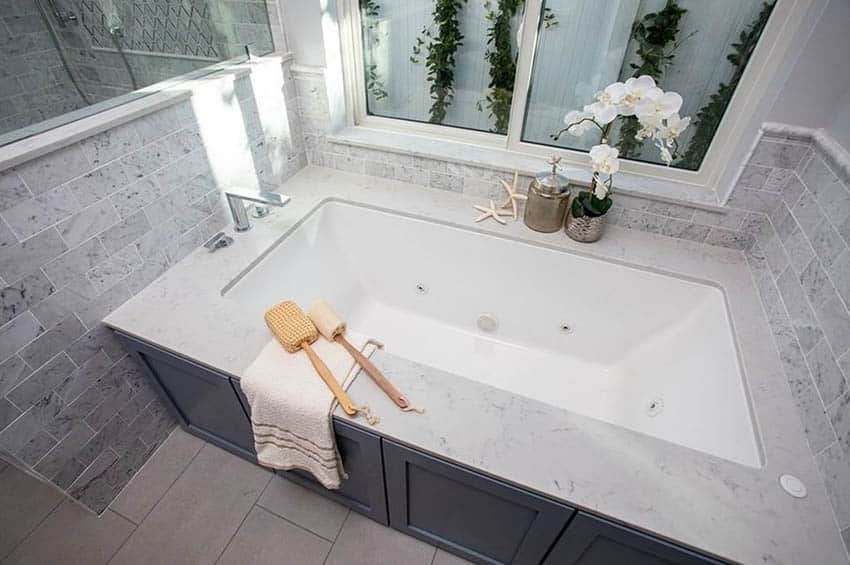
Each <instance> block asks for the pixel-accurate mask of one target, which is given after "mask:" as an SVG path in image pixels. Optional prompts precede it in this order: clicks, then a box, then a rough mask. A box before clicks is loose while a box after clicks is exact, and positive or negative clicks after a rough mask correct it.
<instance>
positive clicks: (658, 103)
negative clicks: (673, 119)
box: [635, 87, 682, 121]
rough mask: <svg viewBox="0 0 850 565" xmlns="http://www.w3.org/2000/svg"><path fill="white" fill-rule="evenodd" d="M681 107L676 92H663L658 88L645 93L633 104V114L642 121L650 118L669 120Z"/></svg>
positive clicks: (680, 98)
mask: <svg viewBox="0 0 850 565" xmlns="http://www.w3.org/2000/svg"><path fill="white" fill-rule="evenodd" d="M681 107H682V97H681V96H680V95H679V94H678V93H676V92H664V91H663V90H661V89H660V88H658V87H655V88H651V89H649V90H647V91H646V93H645V94H644V96H643V97H642V98H641V99H640V101H638V103H637V104H635V114H636V115H637V117H638V119H639V120H641V121H644V120H646V119H648V118H650V117H656V118H660V119H662V120H664V119H667V118H669V117H670V116H672V115H673V114H676V113H677V112H678V111H679V108H681Z"/></svg>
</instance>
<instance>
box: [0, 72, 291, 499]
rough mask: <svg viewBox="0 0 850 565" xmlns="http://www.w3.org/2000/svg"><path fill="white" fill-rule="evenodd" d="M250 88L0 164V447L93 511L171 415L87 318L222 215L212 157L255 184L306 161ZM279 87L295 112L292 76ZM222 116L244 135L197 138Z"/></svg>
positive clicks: (137, 463) (243, 82)
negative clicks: (214, 103)
mask: <svg viewBox="0 0 850 565" xmlns="http://www.w3.org/2000/svg"><path fill="white" fill-rule="evenodd" d="M286 76H288V75H286ZM290 82H291V81H290ZM251 88H252V87H251V82H250V78H249V77H247V76H242V77H241V78H238V79H236V80H235V82H234V83H233V88H232V92H229V93H227V92H226V93H225V95H224V96H218V95H217V93H216V95H214V96H213V97H212V98H214V99H219V100H220V99H224V100H225V101H226V104H225V105H224V106H223V107H221V108H208V109H207V110H203V109H198V108H199V106H196V105H194V104H193V101H184V102H181V103H179V104H177V105H174V106H170V107H168V108H166V109H163V110H160V111H157V112H155V113H152V114H148V115H146V116H144V117H142V118H140V119H137V120H135V121H132V122H130V123H127V124H124V125H121V126H117V127H115V128H113V129H111V130H108V131H106V132H104V133H101V134H98V135H95V136H93V137H89V138H87V139H84V140H82V141H80V142H78V143H74V144H72V145H70V146H67V147H65V148H63V149H60V150H58V151H55V152H53V153H51V154H48V155H46V156H44V157H41V158H38V159H35V160H33V161H30V162H27V163H25V164H23V165H20V166H17V167H15V168H14V169H11V170H5V171H0V289H2V290H0V453H5V454H6V456H7V457H10V458H13V459H14V460H15V461H16V463H17V464H19V465H22V466H25V467H27V468H28V469H29V470H30V471H33V472H35V473H37V474H38V475H39V476H41V477H43V478H44V479H46V480H48V481H50V482H51V483H53V484H54V485H55V486H57V487H58V488H60V489H62V490H64V491H66V492H67V493H68V494H69V495H70V496H72V497H73V498H75V499H77V500H79V501H80V502H82V503H83V504H85V505H86V506H88V507H89V508H91V509H93V510H95V511H98V512H100V511H102V510H103V509H104V508H105V507H106V505H108V504H109V502H110V501H111V500H112V499H113V498H114V497H115V496H116V495H117V494H118V492H119V491H120V490H121V489H122V488H123V486H124V485H125V484H126V483H127V482H128V481H129V480H130V479H131V478H132V477H133V475H134V474H135V472H136V471H137V470H138V469H139V468H140V467H141V466H142V465H143V464H144V462H145V461H146V460H147V458H148V457H149V456H150V455H151V453H152V452H153V451H154V450H155V449H156V448H157V446H158V445H159V444H160V443H161V442H162V441H163V439H164V438H165V437H166V436H167V435H168V433H169V432H170V431H171V430H172V429H173V427H174V425H175V420H174V418H173V417H172V416H171V414H170V413H169V412H168V410H167V409H166V407H165V406H164V405H163V404H162V403H161V402H160V400H159V399H157V397H156V395H155V394H154V391H153V390H152V389H151V387H150V385H149V384H148V383H147V380H146V377H145V375H143V374H142V372H141V370H140V368H139V367H138V366H136V365H135V363H134V361H133V360H132V359H131V358H130V357H128V356H127V355H126V354H125V352H124V350H123V349H122V347H121V346H120V345H119V344H118V343H117V342H116V340H115V339H114V337H113V336H112V334H111V331H110V330H108V329H107V328H105V327H104V326H103V324H102V323H101V320H102V319H103V317H104V316H106V315H107V314H108V313H109V312H111V311H112V310H114V309H115V308H117V307H118V306H119V305H121V304H122V303H123V302H125V301H126V300H128V299H129V298H130V297H131V296H133V295H135V294H137V293H138V292H140V291H141V290H142V289H143V288H145V287H146V286H147V285H148V284H149V283H151V282H152V281H153V280H154V279H155V278H157V277H158V276H159V275H160V274H162V273H163V272H164V271H165V270H167V269H168V268H169V267H170V266H172V265H173V264H175V263H176V262H177V261H179V260H180V259H181V258H183V257H184V256H185V255H186V254H187V253H189V252H190V251H192V250H193V249H195V248H196V247H198V246H199V245H200V244H202V243H203V242H204V241H206V240H207V239H208V238H209V237H210V236H212V235H213V234H214V233H215V232H217V231H218V230H220V229H221V228H223V227H224V226H225V225H226V224H227V223H228V222H229V217H228V214H227V213H226V212H225V208H224V206H223V204H222V202H221V186H220V179H221V173H222V170H223V165H222V163H221V162H220V160H219V159H220V157H221V156H223V155H224V156H226V157H227V158H226V159H225V161H226V162H227V163H226V164H228V165H230V164H234V163H237V162H242V163H243V164H244V166H242V167H241V168H239V169H238V170H239V171H240V172H241V171H245V170H246V169H247V168H250V169H251V174H252V175H253V176H254V177H256V178H255V179H248V178H244V181H245V182H249V181H251V182H253V183H254V184H257V185H261V186H262V185H264V184H268V185H277V184H278V183H280V182H282V181H283V180H284V179H285V178H287V177H288V176H290V175H291V174H293V173H294V172H295V171H296V170H298V169H299V168H301V167H303V166H304V164H305V163H306V158H305V155H304V151H303V146H302V144H301V135H300V131H299V130H298V124H297V115H296V114H295V113H294V112H293V113H292V116H291V117H290V116H282V117H281V116H272V117H271V118H270V117H269V116H267V115H266V116H262V117H261V115H260V114H261V111H260V109H259V108H258V103H257V101H256V100H255V98H254V95H253V92H252V89H251ZM284 97H285V100H286V103H287V104H288V105H289V106H288V107H289V108H292V107H294V106H295V104H296V101H295V91H294V87H293V86H292V85H291V84H285V86H284ZM200 108H203V106H200ZM205 111H206V112H208V113H206V114H205V113H204V112H205ZM228 112H229V113H230V114H233V115H238V116H240V119H241V121H242V122H241V124H239V126H240V129H242V130H243V131H242V132H222V133H221V134H220V135H216V136H214V138H210V137H209V136H207V137H205V135H204V132H205V131H210V130H208V129H205V123H206V124H209V123H210V121H212V122H215V123H216V124H218V123H220V122H223V121H225V118H224V117H223V116H225V115H226V114H228ZM281 119H283V120H287V121H288V123H287V125H286V127H282V126H279V125H278V124H277V123H275V124H273V125H274V126H276V127H272V128H266V126H267V125H268V123H269V120H272V121H275V120H276V121H277V122H279V121H280V120H281ZM290 119H291V123H289V121H290ZM264 128H266V129H264ZM269 129H271V130H273V131H283V130H291V131H293V133H294V137H293V138H292V139H294V140H295V141H294V142H293V141H292V140H291V139H282V138H279V137H277V136H275V135H269V134H268V133H267V131H268V130H269ZM212 131H215V130H212ZM216 156H218V158H217V157H216Z"/></svg>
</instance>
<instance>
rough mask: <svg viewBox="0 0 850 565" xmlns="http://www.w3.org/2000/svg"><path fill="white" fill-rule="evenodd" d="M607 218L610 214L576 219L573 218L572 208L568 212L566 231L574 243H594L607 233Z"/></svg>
mask: <svg viewBox="0 0 850 565" xmlns="http://www.w3.org/2000/svg"><path fill="white" fill-rule="evenodd" d="M607 216H608V214H602V215H601V216H595V217H590V216H582V217H581V218H576V217H574V216H573V208H572V206H570V209H569V211H568V212H567V220H566V223H565V227H564V231H565V232H567V235H568V236H569V237H570V239H572V240H574V241H579V242H581V243H593V242H594V241H598V240H599V238H600V237H602V234H603V232H604V231H605V218H606V217H607Z"/></svg>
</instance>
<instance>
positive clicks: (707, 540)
mask: <svg viewBox="0 0 850 565" xmlns="http://www.w3.org/2000/svg"><path fill="white" fill-rule="evenodd" d="M280 192H281V193H284V194H287V195H289V196H291V197H292V201H291V202H290V204H288V205H287V206H286V207H284V208H282V209H276V210H275V211H274V214H273V215H272V216H270V217H267V218H264V219H263V220H254V225H255V227H254V229H252V230H251V231H249V232H247V233H243V234H237V235H236V236H235V245H233V246H231V247H229V248H226V249H224V250H222V251H219V252H216V253H208V252H206V251H205V250H203V249H201V250H198V251H196V252H194V253H192V254H190V255H189V256H188V257H186V258H185V259H184V260H183V261H181V262H180V263H179V264H178V265H176V266H175V267H173V268H172V269H171V270H169V271H168V272H166V273H165V274H164V275H163V276H162V277H161V278H160V279H159V280H157V281H156V282H155V283H153V284H151V285H150V286H149V287H148V288H147V289H145V290H144V291H142V292H141V293H139V294H138V295H137V296H136V297H134V298H133V299H131V300H130V301H128V302H127V303H125V304H124V305H123V306H122V307H120V308H119V309H118V310H116V311H115V312H113V313H112V314H111V315H109V316H108V317H107V318H106V320H105V322H106V323H107V324H108V325H110V326H112V327H114V328H117V329H120V330H122V331H124V332H126V333H128V334H131V335H134V336H137V337H139V338H141V339H144V340H147V341H150V342H153V343H156V344H158V345H160V346H161V347H163V348H165V349H168V350H171V351H173V352H175V353H177V354H179V355H182V356H184V357H187V358H190V359H193V360H195V361H197V362H199V363H201V364H203V365H206V366H209V367H211V368H214V369H216V370H219V371H222V372H224V373H228V374H230V375H233V376H235V377H238V376H239V375H240V374H241V373H242V371H243V370H244V369H245V368H246V367H247V366H248V365H249V364H250V363H251V361H253V359H254V357H255V356H256V355H257V353H258V352H259V351H260V349H261V348H262V347H263V346H264V345H265V344H266V342H267V341H268V340H269V334H268V330H267V329H266V327H265V324H264V322H263V321H262V320H261V319H260V320H256V319H246V318H248V317H247V316H246V314H245V313H244V311H243V309H242V308H241V307H240V304H239V303H238V302H236V301H234V300H231V299H229V298H227V296H222V293H221V291H222V289H223V288H225V287H226V286H227V285H228V284H229V283H231V282H232V281H233V280H234V279H235V278H237V277H239V275H240V274H242V273H244V272H245V271H246V270H247V269H250V268H251V267H253V266H254V265H256V264H257V263H258V262H259V261H261V260H262V257H263V256H264V254H265V253H266V252H268V251H269V250H270V249H271V248H272V247H273V246H274V244H275V243H276V242H278V241H280V240H281V239H282V238H283V237H285V235H286V234H287V233H288V232H289V231H290V230H292V229H294V228H295V227H296V226H297V225H298V224H299V223H300V222H301V221H303V219H304V218H305V217H306V216H307V215H309V213H310V212H311V211H313V210H314V209H316V207H318V206H319V205H321V204H322V203H323V202H325V201H327V200H343V201H349V202H354V203H362V204H364V205H368V206H373V207H378V208H384V209H389V210H398V211H402V212H403V213H406V214H412V215H416V216H420V217H425V218H429V219H434V220H438V221H440V222H444V223H448V224H451V225H457V226H463V227H468V228H472V229H476V230H480V231H482V232H486V233H492V234H495V235H499V236H506V237H511V238H516V239H520V240H524V241H527V242H530V243H534V244H538V245H544V246H547V247H551V248H555V249H563V250H565V251H569V252H575V253H579V254H582V255H586V256H593V257H598V258H602V259H606V260H609V261H615V262H620V263H626V264H629V265H633V266H637V267H641V268H645V269H649V270H653V271H659V272H665V273H671V274H676V275H679V276H684V277H687V278H691V279H696V280H700V281H704V282H709V283H711V284H714V285H716V286H718V287H720V288H721V289H723V291H724V294H725V296H726V300H727V304H728V308H729V313H730V318H731V320H732V325H733V327H734V329H735V333H736V338H737V345H738V349H739V356H740V361H741V366H742V368H743V371H744V373H745V375H746V377H745V378H746V385H747V389H748V392H749V395H750V398H751V406H752V412H753V415H754V419H755V423H756V426H757V428H758V432H759V435H760V439H761V445H762V456H763V466H762V467H761V468H752V467H746V466H743V465H739V464H736V463H732V462H730V461H726V460H723V459H720V458H717V457H714V456H711V455H707V454H704V453H701V452H697V451H694V450H691V449H687V448H684V447H681V446H677V445H674V444H671V443H668V442H664V441H661V440H658V439H655V438H652V437H649V436H645V435H642V434H639V433H636V432H632V431H629V430H626V429H624V428H620V427H617V426H613V425H611V424H607V423H605V422H601V421H598V420H593V419H591V418H586V417H583V416H579V415H577V414H573V413H570V412H567V411H564V410H561V409H558V408H555V407H553V406H549V405H546V404H542V403H539V402H536V401H533V400H530V399H527V398H524V397H521V396H516V395H513V394H511V393H508V392H505V391H503V390H500V389H496V388H493V387H489V386H486V385H483V384H481V383H477V382H474V381H471V380H468V379H465V378H462V377H458V376H455V375H450V374H447V373H444V372H442V371H438V370H435V369H433V368H431V367H425V366H422V365H417V364H415V363H411V362H409V361H406V360H403V359H398V358H395V357H393V356H392V355H391V354H392V352H391V351H390V352H388V354H386V355H379V356H378V357H377V358H376V360H377V361H378V362H379V363H380V364H381V365H383V368H384V370H385V371H386V373H387V374H388V375H390V376H391V378H392V379H393V380H394V382H396V383H397V384H398V386H399V387H400V388H401V389H402V390H404V391H405V392H406V394H408V395H409V396H410V397H411V398H412V399H414V400H415V402H416V403H417V404H419V405H422V406H425V407H426V408H427V412H426V413H425V414H424V415H421V416H416V415H411V414H407V413H400V412H398V411H396V410H394V408H393V405H392V404H391V403H390V402H389V401H388V400H387V399H386V398H385V397H384V396H383V394H382V393H381V392H380V391H379V390H378V389H377V387H375V386H374V385H373V384H372V383H371V381H369V380H368V379H357V380H356V381H355V382H354V384H353V385H352V388H351V389H350V390H351V393H352V396H353V397H354V398H356V399H357V400H358V402H364V403H368V404H369V405H370V406H371V407H372V408H373V409H374V410H375V411H376V412H378V413H379V414H380V416H381V422H380V423H379V424H378V425H377V426H376V427H375V428H374V430H375V431H377V432H378V433H381V434H382V435H384V436H387V437H390V438H394V439H397V440H399V441H401V442H403V443H406V444H409V445H412V446H416V447H417V448H419V449H422V450H424V451H427V452H431V453H434V454H436V455H438V456H441V457H445V458H448V459H451V460H453V461H456V462H458V463H460V464H463V465H468V466H472V467H475V468H477V469H480V470H481V471H483V472H484V473H486V474H489V475H492V476H495V477H499V478H501V479H503V480H506V481H508V482H512V483H515V484H517V485H521V486H524V487H525V488H528V489H530V490H533V491H536V492H539V493H541V494H543V495H546V496H549V497H552V498H554V499H559V500H563V501H566V502H568V503H570V504H572V505H575V506H577V507H579V508H585V509H589V510H591V511H593V512H596V513H598V514H602V515H605V516H609V517H612V518H614V519H618V520H621V521H623V522H626V523H629V524H632V525H634V526H637V527H639V528H642V529H644V530H646V531H648V532H652V533H654V534H656V535H659V536H662V537H666V538H669V539H672V540H676V541H678V542H680V543H684V544H687V545H690V546H692V547H695V548H698V549H701V550H703V551H706V552H709V553H712V554H715V555H718V556H720V557H723V558H725V559H729V560H733V561H738V562H743V563H787V564H815V563H824V564H831V563H846V562H847V554H846V552H845V549H844V545H843V543H842V540H841V539H840V536H839V534H838V532H837V529H836V526H835V523H834V519H833V516H832V513H831V511H830V508H829V505H828V503H827V498H826V492H825V489H824V487H823V484H822V482H821V480H820V478H819V476H818V473H817V469H816V467H815V464H814V461H813V459H812V457H811V455H810V453H809V450H808V446H807V444H806V439H805V436H804V434H803V429H802V425H801V423H800V421H799V419H798V417H797V415H796V411H795V407H794V404H793V399H792V396H791V391H790V389H789V386H788V384H787V382H786V380H785V378H784V376H783V375H782V372H781V367H780V362H779V358H778V354H777V351H776V349H775V346H774V343H773V340H772V338H771V335H770V331H769V328H768V324H767V320H766V318H765V314H764V311H763V309H762V306H761V302H760V300H759V297H758V294H757V291H756V288H755V284H754V281H753V279H752V275H751V274H750V271H749V268H748V267H747V263H746V260H745V258H744V255H743V254H742V253H741V252H737V251H732V250H729V249H725V248H720V247H712V246H707V245H703V244H697V243H693V242H688V241H684V240H678V239H672V238H667V237H663V236H658V235H653V234H648V233H644V232H638V231H632V230H626V229H621V228H618V227H617V226H609V228H608V232H607V234H606V236H605V237H604V238H603V239H602V240H601V241H600V242H598V243H596V244H593V245H590V246H587V245H582V244H578V243H575V242H572V241H571V240H569V239H568V238H566V237H565V236H564V235H563V233H560V232H559V233H555V234H538V233H534V232H531V231H530V230H528V229H527V228H525V226H524V225H523V224H522V222H515V223H510V224H509V225H508V226H501V225H498V224H495V223H483V224H473V222H472V219H473V218H474V217H475V213H474V211H473V210H472V209H471V204H472V202H471V201H470V200H468V199H467V198H465V197H463V196H461V195H460V194H454V193H450V192H446V191H439V190H428V189H423V188H421V187H413V186H409V185H406V184H404V183H400V182H396V181H389V180H384V179H377V178H374V177H367V176H363V175H357V174H353V173H346V172H341V171H335V170H330V169H325V168H320V167H308V168H306V169H303V170H302V171H300V172H299V173H298V174H296V175H295V176H294V177H292V178H290V179H289V180H288V181H287V182H286V183H285V184H284V185H283V186H282V187H281V188H280ZM512 276H514V277H516V278H517V280H518V281H519V282H521V281H522V274H521V273H514V274H513V275H512ZM282 298H283V297H282ZM178 321H179V322H178ZM337 415H338V416H340V417H345V416H344V414H343V413H342V412H339V413H338V414H337ZM355 423H357V424H360V423H361V422H360V421H355ZM784 473H791V474H793V475H795V476H797V477H799V478H800V479H801V480H802V481H803V482H804V483H805V484H806V486H807V487H808V496H807V497H806V498H803V499H795V498H792V497H790V496H789V495H787V494H786V493H785V492H784V491H783V490H782V489H781V488H780V486H779V484H778V478H779V476H780V475H782V474H784Z"/></svg>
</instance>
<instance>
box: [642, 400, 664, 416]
mask: <svg viewBox="0 0 850 565" xmlns="http://www.w3.org/2000/svg"><path fill="white" fill-rule="evenodd" d="M662 410H664V401H663V400H662V399H661V397H658V398H653V399H652V400H650V401H649V402H647V404H646V415H647V416H649V417H650V418H654V417H656V416H658V415H659V414H661V411H662Z"/></svg>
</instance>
